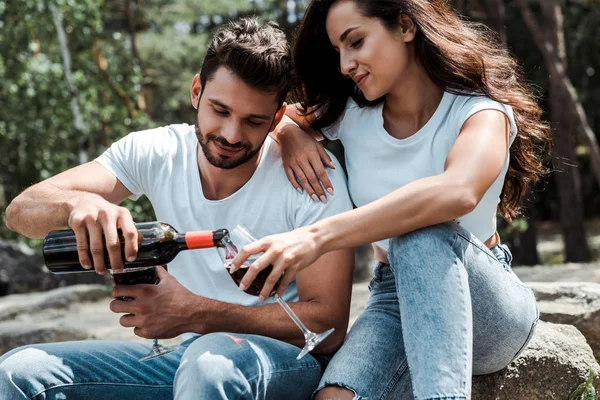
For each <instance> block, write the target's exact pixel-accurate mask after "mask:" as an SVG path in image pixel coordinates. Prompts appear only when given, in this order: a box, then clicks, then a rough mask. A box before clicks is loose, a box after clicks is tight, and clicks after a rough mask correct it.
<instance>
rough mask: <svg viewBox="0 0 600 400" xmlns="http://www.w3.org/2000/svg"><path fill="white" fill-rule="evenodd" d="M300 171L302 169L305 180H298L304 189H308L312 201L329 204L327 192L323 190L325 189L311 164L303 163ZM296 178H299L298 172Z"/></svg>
mask: <svg viewBox="0 0 600 400" xmlns="http://www.w3.org/2000/svg"><path fill="white" fill-rule="evenodd" d="M300 169H302V173H303V176H304V180H302V178H300V177H299V179H298V180H299V181H300V184H301V185H302V187H303V188H304V189H306V192H307V193H308V195H309V196H310V197H311V199H313V200H314V201H322V202H323V203H327V196H326V193H325V190H323V188H322V187H321V183H320V182H319V178H318V177H317V174H316V173H315V170H314V169H313V167H312V165H311V164H310V162H309V161H308V160H306V161H303V162H302V163H301V164H300ZM296 176H298V172H297V171H296Z"/></svg>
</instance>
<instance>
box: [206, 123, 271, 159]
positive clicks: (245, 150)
mask: <svg viewBox="0 0 600 400" xmlns="http://www.w3.org/2000/svg"><path fill="white" fill-rule="evenodd" d="M196 137H197V138H198V143H200V147H201V148H202V152H203V153H204V156H205V157H206V159H207V160H208V162H209V163H211V164H212V165H213V166H215V167H217V168H221V169H233V168H236V167H239V166H240V165H242V164H245V163H247V162H248V161H250V160H251V159H252V158H253V157H254V156H255V155H256V154H257V153H258V152H259V151H260V149H261V148H262V145H263V143H264V140H263V142H262V143H261V144H260V145H259V146H257V147H256V148H255V149H252V146H251V145H250V144H249V143H239V144H235V145H233V144H231V143H229V142H228V141H227V140H225V139H223V138H222V137H218V136H216V135H211V134H210V133H209V134H208V135H206V138H205V137H204V135H203V134H202V131H201V130H200V125H199V124H198V118H197V117H196ZM266 139H267V137H266V136H265V140H266ZM211 141H213V142H217V143H219V144H220V145H222V146H224V147H226V148H229V149H236V148H239V149H242V151H241V152H240V153H241V154H242V155H241V156H237V158H231V157H225V156H222V155H219V154H214V153H211V151H210V149H209V148H208V144H209V143H210V142H211Z"/></svg>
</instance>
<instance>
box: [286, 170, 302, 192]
mask: <svg viewBox="0 0 600 400" xmlns="http://www.w3.org/2000/svg"><path fill="white" fill-rule="evenodd" d="M284 170H285V174H286V175H287V178H288V181H290V183H291V184H292V186H293V187H294V189H296V190H297V191H298V192H300V193H302V186H300V184H299V183H298V180H297V179H296V175H295V174H294V170H293V169H292V168H291V167H285V168H284Z"/></svg>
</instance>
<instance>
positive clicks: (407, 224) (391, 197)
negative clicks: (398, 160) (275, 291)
mask: <svg viewBox="0 0 600 400" xmlns="http://www.w3.org/2000/svg"><path fill="white" fill-rule="evenodd" d="M509 131H510V124H509V121H508V118H507V117H506V116H505V115H504V114H503V113H501V112H499V111H495V110H486V111H481V112H479V113H477V114H475V115H473V116H472V117H470V118H469V119H468V120H467V122H465V124H464V125H463V127H462V129H461V133H460V135H459V137H458V139H457V140H456V142H455V144H454V145H453V147H452V149H451V151H450V153H449V154H448V157H447V159H446V164H445V171H444V172H443V173H442V174H440V175H437V176H431V177H427V178H423V179H419V180H416V181H414V182H412V183H410V184H407V185H405V186H403V187H401V188H399V189H397V190H395V191H394V192H392V193H390V194H388V195H387V196H384V197H382V198H380V199H378V200H376V201H374V202H372V203H369V204H367V205H365V206H362V207H359V208H357V209H355V210H352V211H347V212H345V213H342V214H338V215H335V216H333V217H329V218H326V219H323V220H321V221H319V222H317V223H315V224H313V225H310V226H306V227H302V228H299V229H296V230H294V231H291V232H287V233H284V234H280V235H273V236H269V237H266V238H263V239H261V240H259V241H257V242H255V243H253V244H251V245H249V246H246V247H244V248H243V249H242V251H241V252H240V254H239V255H238V257H236V259H234V260H233V261H234V262H233V264H234V265H236V266H237V265H241V263H242V262H243V261H244V260H245V259H246V258H247V257H248V256H249V255H251V254H256V253H259V252H261V251H264V252H265V254H263V255H262V256H261V257H260V258H259V259H258V260H256V262H255V263H254V265H252V266H251V267H250V270H249V271H248V272H247V273H246V276H245V278H244V279H243V280H242V283H243V284H244V285H246V287H248V286H249V284H250V283H251V282H252V281H253V280H254V278H255V276H256V274H257V273H258V272H259V271H260V270H262V269H264V268H265V267H266V266H268V265H273V271H272V272H271V275H270V276H269V278H268V279H267V282H266V283H265V285H264V287H263V291H262V293H263V295H264V294H268V293H270V290H271V289H272V288H273V284H274V283H275V282H277V280H278V279H279V277H280V276H281V275H282V274H283V272H284V271H285V276H284V277H283V278H282V281H281V283H280V286H279V291H283V289H285V287H286V286H287V284H288V283H289V282H290V281H291V279H292V278H293V276H294V275H295V274H296V273H297V272H298V271H300V270H301V269H303V268H304V267H306V266H307V265H310V264H311V263H312V262H313V261H314V260H316V259H317V258H318V257H319V256H320V255H321V254H324V253H326V252H329V251H332V250H335V249H342V248H349V247H356V246H359V245H362V244H366V243H372V242H374V241H377V240H382V239H386V238H390V237H394V236H399V235H402V234H404V233H407V232H411V231H414V230H417V229H419V228H423V227H426V226H431V225H435V224H438V223H442V222H446V221H450V220H453V219H455V218H459V217H462V216H464V215H466V214H468V213H470V212H471V211H472V210H473V209H475V207H476V206H477V204H478V203H479V201H480V200H481V198H482V197H483V195H484V194H485V192H486V191H487V190H488V189H489V187H490V186H491V185H492V184H493V183H494V181H495V179H496V178H497V177H498V174H499V173H500V172H501V170H502V167H503V165H504V162H505V161H506V153H507V151H508V138H509ZM365 140H368V139H365Z"/></svg>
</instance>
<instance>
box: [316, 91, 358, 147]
mask: <svg viewBox="0 0 600 400" xmlns="http://www.w3.org/2000/svg"><path fill="white" fill-rule="evenodd" d="M352 108H358V105H357V104H356V102H355V101H354V100H352V99H351V98H349V99H348V101H347V102H346V107H344V111H343V112H342V115H340V116H339V117H338V119H337V121H335V122H334V123H333V124H331V125H329V126H327V127H325V128H322V129H321V133H323V135H324V136H325V137H326V138H327V139H329V140H338V139H339V138H340V132H341V131H342V124H343V122H344V119H345V116H346V114H347V113H348V110H349V109H352ZM321 114H322V113H321V112H319V111H317V116H320V115H321Z"/></svg>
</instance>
